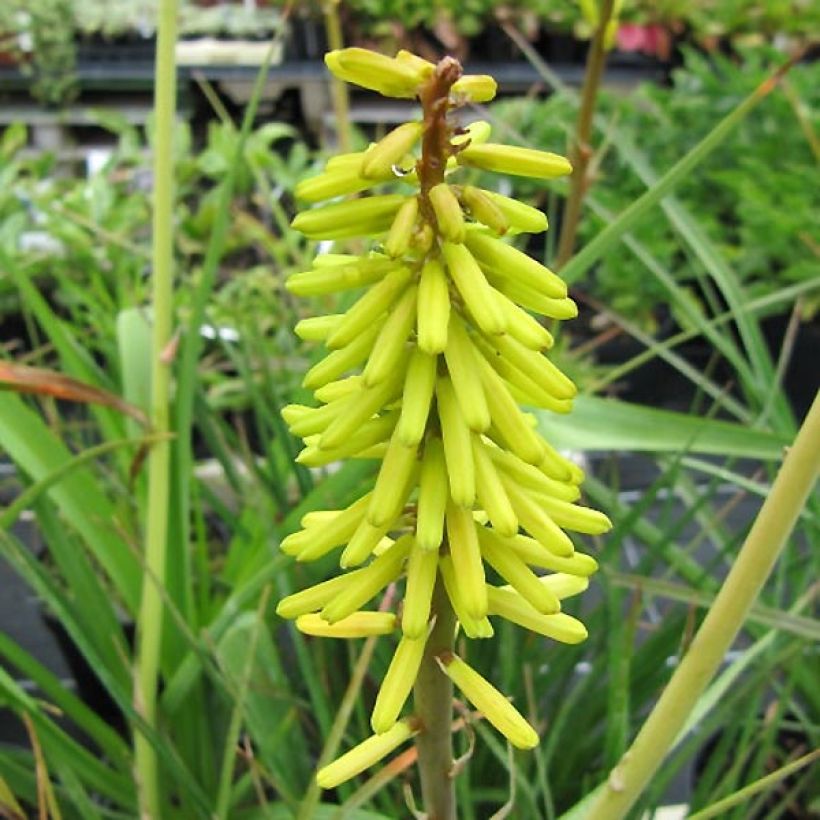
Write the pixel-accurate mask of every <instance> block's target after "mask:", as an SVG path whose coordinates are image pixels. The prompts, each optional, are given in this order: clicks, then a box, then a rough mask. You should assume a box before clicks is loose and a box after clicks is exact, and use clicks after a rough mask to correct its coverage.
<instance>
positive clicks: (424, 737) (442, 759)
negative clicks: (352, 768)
mask: <svg viewBox="0 0 820 820" xmlns="http://www.w3.org/2000/svg"><path fill="white" fill-rule="evenodd" d="M432 611H433V613H434V615H435V618H436V622H435V625H434V626H433V630H432V632H431V633H430V637H429V638H428V639H427V645H426V646H425V648H424V658H423V660H422V662H421V668H420V669H419V673H418V677H417V678H416V684H415V686H414V688H413V702H414V708H415V715H416V717H417V718H418V719H419V720H420V722H421V725H422V729H421V732H419V734H418V736H417V737H416V748H417V749H418V753H419V758H418V760H419V762H418V766H419V773H420V774H421V795H422V801H423V805H424V811H425V816H426V817H427V818H428V820H455V818H456V797H455V788H454V782H453V778H452V768H453V732H452V728H451V725H452V721H453V684H452V681H451V680H450V679H449V678H448V677H447V676H446V675H445V674H444V673H443V672H442V671H441V668H440V667H439V665H438V663H437V662H436V656H437V655H440V654H441V653H442V652H444V651H448V652H452V650H453V641H454V636H455V627H456V617H455V613H454V612H453V608H452V606H451V604H450V599H449V598H448V597H447V592H446V591H445V589H444V583H443V582H442V579H441V576H439V577H438V579H437V581H436V588H435V591H434V592H433V603H432Z"/></svg>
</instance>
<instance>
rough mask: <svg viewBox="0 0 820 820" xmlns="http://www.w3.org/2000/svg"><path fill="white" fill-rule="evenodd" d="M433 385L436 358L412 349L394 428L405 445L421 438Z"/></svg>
mask: <svg viewBox="0 0 820 820" xmlns="http://www.w3.org/2000/svg"><path fill="white" fill-rule="evenodd" d="M435 387H436V357H435V356H430V355H428V354H427V353H424V352H422V351H421V350H419V349H418V348H416V349H415V350H414V351H413V353H412V354H411V356H410V364H409V366H408V367H407V377H406V378H405V380H404V393H403V394H402V401H401V418H400V419H399V425H398V429H397V435H398V437H399V441H400V442H401V443H402V444H404V445H405V446H406V447H414V446H417V445H418V444H419V442H420V441H421V440H422V438H423V437H424V431H425V429H426V428H427V417H428V415H429V413H430V403H431V402H432V399H433V391H434V390H435Z"/></svg>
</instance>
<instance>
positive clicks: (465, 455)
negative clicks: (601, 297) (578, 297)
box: [277, 48, 611, 788]
mask: <svg viewBox="0 0 820 820" xmlns="http://www.w3.org/2000/svg"><path fill="white" fill-rule="evenodd" d="M326 62H327V65H328V68H329V69H330V70H331V71H332V72H333V73H334V74H335V75H336V76H337V77H340V78H342V79H343V80H346V81H348V82H354V83H357V84H358V85H361V86H363V87H364V88H368V89H371V90H374V91H378V92H380V93H382V94H384V95H386V96H393V97H399V98H413V97H417V98H418V100H419V101H420V103H421V106H422V109H423V117H422V118H421V120H420V121H414V122H408V123H405V124H403V125H399V126H398V127H397V128H395V129H393V130H392V131H391V132H390V133H388V134H387V135H386V136H385V137H384V138H383V139H381V140H380V141H379V142H377V143H376V144H375V145H371V146H370V147H369V148H368V149H367V150H365V151H359V152H355V153H349V154H345V155H341V156H337V157H334V158H333V159H331V160H329V161H328V163H327V165H326V167H325V169H324V170H323V171H321V172H320V173H319V174H318V175H315V176H313V177H312V178H310V179H307V180H305V181H304V182H302V183H300V184H299V186H298V187H297V191H296V192H297V196H298V197H299V198H300V199H302V200H304V201H307V202H309V203H311V204H313V203H316V205H315V206H314V207H311V208H310V209H308V210H305V211H303V212H301V213H300V214H299V215H297V216H296V218H295V219H294V220H293V223H292V224H293V227H294V228H295V229H296V230H298V231H301V232H302V233H303V234H304V235H305V236H307V237H308V238H309V239H315V240H322V241H323V242H328V241H329V242H339V241H340V240H346V239H348V238H352V237H372V238H373V240H372V241H371V242H370V245H369V247H368V248H367V249H366V250H365V251H364V252H363V253H362V254H360V255H354V254H348V253H344V252H343V251H344V250H345V248H344V247H338V246H334V247H333V249H332V250H333V252H331V253H323V254H321V255H319V256H317V257H316V259H315V260H314V263H313V265H312V267H311V269H310V270H305V271H300V272H299V273H295V274H293V275H291V276H290V277H289V278H288V279H287V283H286V287H287V289H288V291H289V292H290V293H292V294H293V295H294V296H297V297H300V298H307V299H309V298H313V297H321V298H322V299H323V300H325V301H327V300H328V299H329V298H332V297H334V295H336V294H341V293H344V292H345V291H353V290H361V293H360V294H356V296H357V298H356V300H355V301H346V302H344V303H343V304H344V306H345V308H346V310H345V312H344V313H341V312H338V313H332V314H330V315H327V316H317V317H312V318H305V319H302V320H301V321H300V322H299V323H298V325H297V327H296V333H297V335H298V336H299V337H300V338H301V339H303V340H305V341H306V342H311V343H317V342H318V343H321V344H323V345H324V346H325V348H326V354H325V356H324V357H323V358H321V359H319V360H318V361H317V362H316V364H314V365H313V366H312V367H311V368H310V370H309V371H308V372H307V374H306V376H305V378H304V381H303V386H304V387H305V388H307V389H308V390H311V391H313V394H314V397H315V402H306V403H305V404H292V405H288V406H287V407H285V408H284V409H283V411H282V416H283V418H284V420H285V422H286V424H287V426H288V428H289V430H290V432H291V433H292V434H293V435H295V436H299V437H301V438H302V439H303V441H304V449H302V451H301V452H300V453H299V455H298V456H297V461H298V462H299V463H300V464H304V465H306V466H310V467H316V466H322V465H329V464H331V463H333V462H338V461H341V460H344V459H349V458H357V459H371V460H374V461H375V462H376V464H374V465H373V475H374V476H375V484H374V486H373V489H372V491H370V492H368V493H361V494H360V496H359V497H358V498H357V499H355V500H353V501H352V503H349V504H348V505H347V506H346V507H344V508H343V509H334V510H314V511H311V512H309V513H307V514H306V515H304V516H303V519H302V528H301V530H299V531H298V532H295V533H293V534H291V535H288V537H287V538H285V539H284V540H283V541H282V544H281V548H282V551H283V552H284V553H286V554H288V555H291V556H294V557H295V558H296V560H298V561H311V560H315V559H319V558H322V557H323V556H328V555H330V554H333V555H334V556H335V559H336V560H338V563H339V567H340V571H339V573H338V574H337V575H335V576H334V577H332V578H331V579H329V580H327V581H324V582H322V583H319V584H316V585H314V586H312V587H309V588H308V589H305V590H302V591H301V592H295V593H293V594H292V595H289V596H287V597H286V598H284V599H283V600H282V601H280V603H279V606H278V607H277V613H278V614H279V615H280V616H281V617H283V618H288V619H295V620H296V627H297V628H298V629H300V630H301V631H302V632H303V633H305V634H307V635H310V636H313V637H316V638H325V637H327V638H357V637H364V636H377V635H388V634H389V633H392V632H395V631H397V629H396V627H397V626H400V634H399V636H397V637H398V644H397V646H396V648H395V649H394V654H393V660H392V661H391V663H390V666H389V668H388V671H387V674H386V675H385V677H384V680H383V682H382V685H381V687H380V689H379V692H378V695H377V697H376V700H375V706H374V709H373V711H372V718H371V723H372V726H373V729H374V731H375V732H376V733H377V734H376V735H374V736H373V737H371V738H369V739H367V740H365V741H364V742H363V743H361V744H359V745H358V746H356V747H355V748H354V749H352V750H351V751H349V752H347V753H346V754H344V755H342V756H341V757H340V758H339V759H338V760H337V761H335V762H334V763H331V764H330V765H329V766H326V767H325V768H323V769H322V770H321V771H320V772H319V774H318V782H319V784H320V785H321V786H322V787H323V788H332V787H333V786H335V785H337V784H339V783H341V782H343V781H344V780H347V779H349V778H351V777H354V776H355V775H357V774H359V773H360V772H362V771H363V770H364V769H365V768H367V767H368V766H370V765H373V764H374V763H376V762H377V761H379V760H380V759H382V758H383V757H384V756H385V755H387V754H389V752H391V751H392V750H393V749H394V748H395V747H396V746H397V745H398V744H400V743H402V742H403V741H405V740H407V739H409V738H410V737H411V736H412V735H413V734H414V733H415V732H416V731H423V728H422V726H421V715H420V716H419V719H416V718H405V719H401V720H400V719H399V715H400V714H401V713H402V712H403V711H404V710H405V709H406V707H405V703H406V701H407V700H408V698H409V697H410V693H411V690H412V689H413V685H414V682H415V681H416V678H417V675H419V669H420V668H422V666H423V665H425V664H426V666H424V667H423V668H424V669H426V670H428V671H429V672H430V674H433V675H439V674H446V675H448V676H449V677H450V678H452V680H453V681H454V683H455V684H456V685H457V686H458V687H459V688H460V689H461V691H462V692H463V693H464V695H465V696H466V698H467V699H468V700H470V701H471V702H472V703H473V704H474V705H475V706H476V707H477V708H478V709H480V710H481V711H482V712H483V713H484V714H485V716H486V717H487V720H488V721H489V722H490V723H491V724H492V725H493V726H495V728H496V729H498V730H499V731H500V732H501V733H502V734H504V735H505V737H507V738H508V739H509V740H510V742H511V743H513V744H514V745H516V746H519V747H521V748H531V747H532V746H534V745H535V744H536V743H537V742H538V737H537V735H536V733H535V732H534V730H533V729H532V727H530V726H529V724H528V723H527V722H526V721H525V720H524V719H523V718H522V717H521V715H520V714H519V713H518V712H517V711H516V710H515V708H514V707H513V706H512V705H511V704H510V703H509V702H508V701H507V699H506V698H505V697H504V696H503V695H502V694H501V693H500V692H498V691H497V690H496V689H495V688H494V687H493V686H492V685H491V684H490V682H489V681H487V680H485V679H484V678H483V677H481V676H480V675H479V674H478V673H477V672H476V671H475V670H473V669H471V668H470V667H469V666H467V664H466V663H465V662H464V661H463V660H461V659H460V658H458V657H456V656H455V655H453V654H452V653H451V652H448V651H445V652H441V651H440V646H441V644H440V643H439V644H437V645H436V649H432V648H431V646H430V645H428V635H429V634H431V631H432V632H434V631H435V624H441V623H445V624H446V623H449V620H443V621H442V620H439V618H440V617H442V618H443V617H444V615H448V618H449V617H450V616H449V610H450V609H452V612H453V613H455V617H456V620H457V623H458V629H460V630H461V632H463V633H464V635H466V636H467V637H468V638H470V639H479V638H481V639H487V638H491V637H492V636H493V624H492V623H491V620H490V619H491V618H496V617H501V618H505V619H507V620H509V621H511V622H513V623H516V624H518V625H520V626H522V627H523V628H525V629H529V630H531V631H533V632H536V633H537V634H540V635H545V636H548V637H550V638H553V639H555V640H558V641H562V642H564V643H577V642H578V641H581V640H583V639H584V638H585V637H586V630H585V629H584V627H583V625H582V624H581V623H580V621H577V620H576V619H575V618H573V617H572V616H570V615H567V614H565V613H562V612H560V608H561V601H562V600H563V599H565V598H567V597H569V596H572V595H576V594H579V593H581V592H582V591H583V590H584V589H585V588H586V586H587V585H588V583H589V582H588V577H589V576H590V575H592V574H593V573H594V572H595V570H596V569H597V563H596V562H595V560H594V559H593V558H592V557H591V556H589V555H586V554H584V553H582V552H576V551H575V546H574V544H573V541H572V540H571V539H570V537H569V536H568V535H567V531H570V532H575V533H582V534H586V535H598V534H601V533H603V532H605V531H606V530H607V529H609V527H610V526H611V524H610V521H609V519H608V518H607V517H606V516H605V515H603V514H602V513H600V512H598V511H596V510H591V509H589V508H586V507H583V506H580V505H579V504H578V503H577V502H578V499H579V497H580V489H579V486H578V485H579V484H580V483H581V482H582V480H583V473H582V471H581V470H580V469H579V468H578V467H577V466H576V465H575V464H573V463H572V462H571V461H569V460H567V459H566V458H565V457H564V456H562V455H561V454H560V453H559V452H557V451H556V450H555V448H554V447H553V446H552V445H550V444H549V442H547V441H546V440H544V439H543V438H542V437H541V435H540V433H539V432H538V428H537V418H536V417H534V416H532V415H530V414H529V413H525V412H524V411H523V410H522V409H521V406H520V404H521V403H527V404H529V405H531V406H533V407H539V408H543V409H544V410H546V411H549V412H560V413H566V412H569V411H570V409H571V407H572V400H573V398H574V396H575V395H576V392H577V391H576V387H575V385H574V384H573V383H572V382H571V381H570V380H569V379H568V378H567V377H566V376H565V375H564V374H563V373H562V372H561V370H560V369H559V368H558V367H557V366H556V364H555V363H554V362H553V361H552V359H551V358H549V352H550V351H551V349H552V347H553V337H552V335H551V333H550V332H549V331H548V330H547V329H546V328H545V327H544V326H543V324H542V322H541V317H543V316H546V317H548V318H550V319H557V320H561V319H566V318H571V317H572V316H574V315H575V314H576V313H577V308H576V306H575V303H574V302H573V301H572V299H571V298H569V296H568V294H567V287H566V285H565V283H564V282H563V281H562V280H561V279H560V278H559V276H557V275H556V274H555V273H553V272H552V271H550V270H549V269H548V268H547V267H545V266H544V265H542V264H540V263H539V262H536V261H535V260H534V259H532V258H530V257H529V256H528V255H527V254H526V253H524V252H523V251H521V250H519V249H517V248H516V247H515V246H514V240H515V236H516V235H517V234H519V233H528V232H529V233H537V232H540V231H543V230H546V228H547V220H546V217H545V216H544V215H543V214H542V213H541V212H540V211H538V210H536V209H535V208H532V207H531V206H529V205H526V204H524V203H521V202H517V201H516V200H513V199H510V198H509V197H506V196H503V195H502V194H499V193H496V192H493V191H489V190H483V189H480V188H476V187H473V186H470V185H466V184H464V183H463V181H462V182H460V181H458V175H459V173H460V168H461V166H472V167H476V168H483V169H485V170H492V171H499V172H502V173H508V174H521V175H529V176H535V177H540V178H550V177H555V176H560V175H562V174H566V173H569V171H570V166H569V163H568V162H567V161H566V160H565V159H564V158H563V157H559V156H557V155H555V154H551V153H547V152H544V151H536V150H532V149H528V148H517V147H512V146H505V145H498V144H493V143H490V142H488V140H489V138H490V126H489V124H488V123H486V122H481V121H480V122H474V123H472V124H471V125H469V126H468V127H466V128H460V127H458V125H457V123H456V122H455V121H454V119H453V117H452V116H450V114H451V113H452V111H453V109H457V108H458V107H459V106H461V105H464V104H465V103H466V102H470V101H473V102H482V101H486V100H489V99H491V98H492V97H493V95H494V94H495V81H494V80H492V78H490V77H485V76H475V75H466V76H464V75H462V72H461V68H460V66H459V65H458V63H457V62H456V61H455V60H452V59H451V58H445V59H444V60H442V61H441V62H440V63H438V64H437V65H434V64H432V63H430V62H428V61H426V60H424V59H422V58H420V57H417V56H415V55H413V54H410V53H409V52H399V54H398V55H396V57H395V58H391V57H387V56H384V55H381V54H374V53H372V52H369V51H366V50H364V49H357V48H353V49H342V50H339V51H334V52H331V53H330V54H328V55H327V58H326ZM388 181H389V182H391V183H394V184H397V185H400V186H404V188H405V189H407V190H405V192H404V193H385V192H384V191H383V189H381V188H380V186H381V185H382V184H383V183H386V182H388ZM359 195H361V196H359ZM336 197H347V198H346V199H344V200H343V201H337V202H333V203H331V204H327V200H328V199H332V198H336ZM502 236H503V237H504V238H501V237H502ZM337 304H338V303H337ZM335 309H337V310H339V308H335ZM336 551H338V552H336ZM534 569H535V570H537V572H535V571H533V570H534ZM499 579H500V580H499ZM500 584H508V586H501V585H500ZM388 586H390V588H391V590H394V591H393V592H391V596H392V595H396V596H397V597H398V598H399V599H401V597H402V595H403V596H404V599H403V601H401V602H400V603H398V604H397V605H396V606H395V607H394V608H393V609H392V611H389V612H377V611H375V609H376V607H375V606H373V610H374V611H362V607H364V606H367V605H368V602H370V601H373V600H374V599H377V597H378V596H380V594H381V593H382V592H383V591H384V590H385V589H386V588H387V587H388ZM388 640H396V638H388ZM437 640H438V639H437ZM425 650H426V651H425ZM434 657H435V658H436V660H437V662H438V663H439V664H440V665H441V672H440V671H439V670H438V667H437V666H436V665H435V663H436V662H435V661H434V660H433V658H434ZM426 675H427V672H424V673H423V674H422V676H421V680H423V679H424V678H425V676H426ZM422 700H423V699H422ZM420 704H421V701H419V706H418V708H419V709H420V711H423V709H422V707H421V705H420Z"/></svg>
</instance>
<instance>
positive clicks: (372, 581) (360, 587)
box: [320, 535, 413, 624]
mask: <svg viewBox="0 0 820 820" xmlns="http://www.w3.org/2000/svg"><path fill="white" fill-rule="evenodd" d="M412 543H413V537H412V536H410V535H406V536H404V537H402V538H400V539H399V540H398V541H396V543H395V544H393V546H392V547H391V548H390V549H389V550H387V552H385V553H383V554H382V555H380V556H379V557H378V558H374V559H373V561H372V562H371V563H370V564H368V565H367V566H366V567H363V568H362V569H358V570H354V571H353V572H351V573H349V574H348V575H347V576H344V575H343V576H341V577H342V578H345V577H347V578H348V579H349V583H348V584H346V585H345V586H344V587H343V588H342V589H341V590H340V591H339V593H338V594H337V595H336V596H335V597H334V598H333V599H332V600H331V601H328V603H326V604H325V606H324V607H323V609H322V611H321V613H320V614H321V616H322V618H324V619H325V620H326V621H327V622H328V623H331V624H333V623H336V622H337V621H341V620H342V618H346V617H347V616H348V615H352V614H353V613H354V612H355V611H356V610H357V609H359V607H361V606H363V605H364V604H366V603H367V602H368V601H369V600H370V599H371V598H373V597H374V596H375V595H377V594H378V593H379V592H381V590H383V589H384V588H385V587H386V586H387V585H388V584H389V583H390V582H391V581H395V580H396V578H397V577H398V576H399V574H400V573H401V568H402V564H403V563H404V559H405V558H406V557H407V554H408V553H409V552H410V547H411V546H412Z"/></svg>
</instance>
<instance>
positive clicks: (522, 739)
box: [438, 653, 538, 749]
mask: <svg viewBox="0 0 820 820" xmlns="http://www.w3.org/2000/svg"><path fill="white" fill-rule="evenodd" d="M438 662H439V665H440V666H441V668H442V671H443V672H444V673H445V674H446V675H447V677H448V678H450V680H452V681H453V683H454V684H455V685H456V686H457V687H458V688H459V689H460V690H461V691H462V692H463V693H464V697H466V698H467V700H469V701H470V703H472V704H473V706H475V707H476V709H478V710H479V711H480V712H481V713H482V714H483V715H484V717H485V718H487V720H488V721H489V722H490V723H492V725H493V726H495V728H496V729H498V731H499V732H501V734H502V735H504V737H506V738H507V740H509V741H510V743H512V745H513V746H515V747H516V748H517V749H532V748H533V747H535V746H537V745H538V735H537V734H536V732H535V729H533V728H532V726H530V724H529V723H527V721H526V720H524V718H523V717H522V716H521V713H520V712H519V711H518V710H517V709H516V708H515V706H513V705H512V704H511V703H510V702H509V701H508V700H507V698H505V697H504V695H502V694H501V692H499V691H498V689H496V688H495V687H494V686H493V685H492V684H491V683H490V682H489V681H488V680H486V679H485V678H483V677H482V676H481V675H479V674H478V672H476V671H475V669H473V668H471V667H470V666H468V665H467V664H466V663H464V661H463V660H461V658H459V657H458V655H454V654H452V653H448V654H445V655H444V656H443V657H439V659H438Z"/></svg>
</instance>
